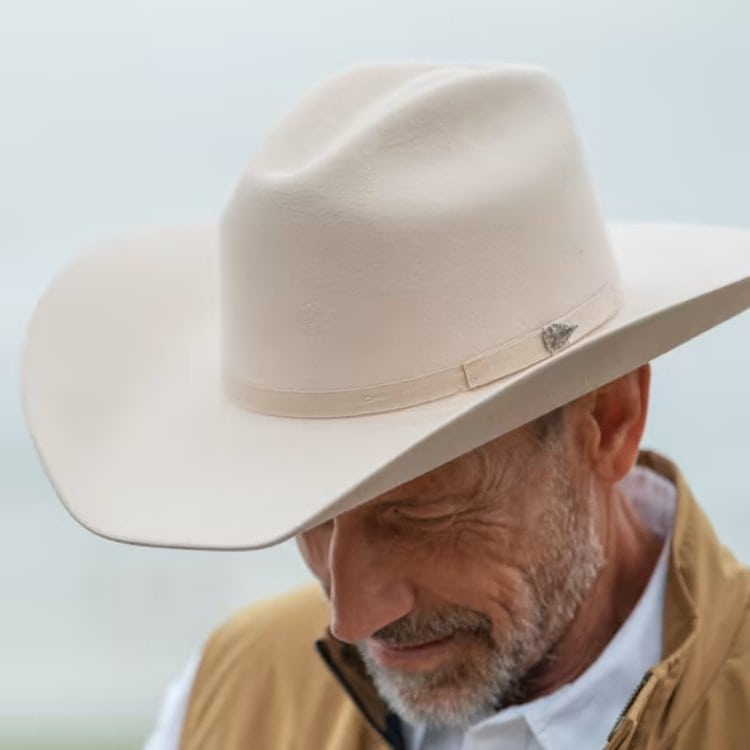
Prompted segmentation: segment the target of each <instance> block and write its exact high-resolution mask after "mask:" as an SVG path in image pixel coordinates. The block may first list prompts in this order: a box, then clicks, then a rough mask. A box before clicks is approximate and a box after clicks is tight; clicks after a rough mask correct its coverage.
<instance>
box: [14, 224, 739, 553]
mask: <svg viewBox="0 0 750 750" xmlns="http://www.w3.org/2000/svg"><path fill="white" fill-rule="evenodd" d="M609 231H610V238H611V242H612V246H613V249H614V251H615V254H616V257H617V259H618V262H619V267H620V272H621V275H622V281H623V304H622V306H621V309H620V310H619V312H618V313H617V314H616V315H615V316H614V317H612V318H610V319H609V320H608V321H607V322H606V323H604V324H603V325H602V326H600V327H599V328H597V329H596V330H594V331H593V332H592V333H590V334H589V335H587V336H585V337H584V338H582V339H581V340H580V341H578V342H576V343H575V344H573V345H571V346H570V347H569V348H567V349H565V350H563V351H561V352H559V353H557V354H555V355H553V356H551V357H550V358H549V359H546V360H544V361H542V362H540V363H538V364H536V365H533V366H531V367H529V368H527V369H525V370H523V371H521V372H517V373H515V374H513V375H510V376H507V377H504V378H502V379H500V380H497V381H494V382H492V383H489V384H488V385H485V386H482V387H480V388H477V389H475V390H470V391H465V392H462V393H459V394H457V395H454V396H450V397H448V398H444V399H440V400H438V401H434V402H431V403H427V404H422V405H419V406H413V407H409V408H406V409H400V410H396V411H391V412H386V413H382V414H372V415H365V416H357V417H341V418H327V419H309V418H290V417H279V416H270V415H266V414H260V413H256V412H252V411H249V410H246V409H243V408H242V407H240V406H238V405H235V404H234V403H231V402H230V401H228V400H227V399H225V398H224V396H223V394H222V390H221V386H220V383H221V378H220V374H221V362H220V350H219V298H218V278H217V268H216V265H217V264H216V261H217V244H216V227H213V226H201V227H177V228H156V229H147V230H141V231H139V232H137V233H134V234H130V235H127V236H124V237H120V238H119V239H116V240H111V241H108V242H105V243H103V244H102V245H100V246H98V247H96V248H94V249H93V250H91V251H90V252H88V253H86V254H85V255H83V256H82V257H81V258H80V259H79V260H78V261H77V262H75V263H74V264H73V265H71V266H70V267H69V268H67V269H66V270H64V271H63V272H62V273H61V274H59V276H58V277H57V278H56V279H55V280H54V282H53V283H52V285H51V286H50V288H49V290H48V291H47V292H46V294H45V295H44V297H43V298H42V299H41V301H40V303H39V305H38V307H37V309H36V312H35V314H34V317H33V319H32V321H31V324H30V326H29V331H28V337H27V343H26V348H25V353H24V361H23V371H22V397H23V407H24V412H25V415H26V419H27V422H28V425H29V428H30V432H31V435H32V437H33V440H34V442H35V445H36V448H37V450H38V452H39V454H40V456H41V458H42V462H43V464H44V467H45V470H46V472H47V475H48V476H49V478H50V480H51V482H52V484H53V485H54V487H55V489H56V491H57V494H58V495H59V497H60V499H61V500H62V502H63V503H64V504H65V506H66V507H67V509H68V510H69V511H70V513H71V514H72V515H73V516H74V517H75V518H76V519H77V520H78V521H80V522H81V523H82V524H83V525H84V526H86V527H87V528H89V529H90V530H91V531H93V532H95V533H97V534H100V535H102V536H104V537H108V538H111V539H115V540H118V541H123V542H130V543H137V544H145V545H156V546H168V547H185V548H199V549H253V548H258V547H265V546H269V545H272V544H275V543H278V542H280V541H283V540H285V539H287V538H288V537H290V536H292V535H294V534H295V533H298V532H299V531H301V530H303V529H305V528H308V527H310V526H312V525H314V524H316V523H319V522H321V521H323V520H325V519H327V518H330V517H332V516H334V515H337V514H338V513H341V512H343V511H344V510H346V509H349V508H351V507H354V506H355V505H357V504H359V503H361V502H364V501H366V500H368V499H370V498H372V497H375V496H377V495H378V494H380V493H382V492H384V491H386V490H388V489H391V488H393V487H395V486H398V485H399V484H402V483H403V482H406V481H408V480H410V479H412V478H414V477H416V476H418V475H420V474H422V473H424V472H425V471H428V470H430V469H431V468H434V467H436V466H438V465H440V464H442V463H444V462H446V461H449V460H451V459H452V458H455V457H456V456H459V455H461V454H463V453H465V452H466V451H469V450H471V449H473V448H475V447H476V446H478V445H480V444H482V443H484V442H486V441H487V440H490V439H492V438H493V437H496V436H498V435H501V434H503V433H505V432H508V431H510V430H512V429H514V428H516V427H518V426H519V425H521V424H524V423H526V422H528V421H530V420H532V419H534V418H535V417H537V416H539V415H540V414H543V413H545V412H547V411H549V410H551V409H553V408H555V407H556V406H559V405H561V404H563V403H566V402H568V401H570V400H572V399H574V398H576V397H577V396H579V395H581V394H583V393H586V392H588V391H590V390H592V389H594V388H596V387H598V386H599V385H602V384H604V383H606V382H608V381H610V380H612V379H614V378H616V377H618V376H619V375H622V374H624V373H626V372H628V371H630V370H632V369H634V368H636V367H638V366H639V365H641V364H643V363H644V362H647V361H649V360H650V359H653V358H654V357H656V356H658V355H659V354H662V353H663V352H666V351H668V350H669V349H672V348H674V347H675V346H678V345H679V344H681V343H682V342H684V341H686V340H688V339H690V338H692V337H694V336H696V335H698V334H700V333H702V332H703V331H705V330H707V329H708V328H710V327H712V326H714V325H716V324H718V323H720V322H721V321H723V320H725V319H727V318H729V317H731V316H733V315H736V314H737V313H739V312H741V311H743V310H745V309H746V308H747V307H748V306H750V231H748V230H741V229H728V228H718V227H706V226H695V225H681V224H657V223H623V224H610V225H609Z"/></svg>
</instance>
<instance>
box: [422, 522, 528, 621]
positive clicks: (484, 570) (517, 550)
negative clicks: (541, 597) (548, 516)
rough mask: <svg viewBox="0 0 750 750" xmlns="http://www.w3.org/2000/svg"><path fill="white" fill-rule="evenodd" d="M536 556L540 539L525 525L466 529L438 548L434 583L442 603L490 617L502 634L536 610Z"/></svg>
mask: <svg viewBox="0 0 750 750" xmlns="http://www.w3.org/2000/svg"><path fill="white" fill-rule="evenodd" d="M538 554H539V540H538V539H537V538H536V537H535V535H534V534H533V533H528V532H527V531H526V530H525V529H524V528H523V527H522V526H516V525H514V526H513V527H510V526H507V525H493V524H490V523H487V524H483V525H482V526H480V527H475V528H473V529H464V530H461V531H460V532H459V533H457V534H455V535H453V536H452V537H451V538H449V539H446V540H444V541H443V543H442V544H441V545H440V552H439V557H435V558H433V560H432V567H431V568H430V569H429V570H430V571H431V573H430V580H431V584H432V587H434V590H436V592H437V593H439V595H440V596H441V598H443V600H444V601H446V602H447V603H449V604H452V605H456V606H460V607H467V608H469V609H472V610H474V611H477V612H480V613H482V614H484V615H486V616H487V617H488V618H489V619H490V620H491V622H492V625H493V629H494V630H496V631H498V632H499V631H502V630H506V629H507V628H508V627H509V626H511V625H513V624H515V623H518V622H519V621H521V620H524V619H526V618H527V617H528V616H529V613H530V612H531V611H532V609H533V608H534V606H535V595H534V590H533V586H532V583H531V580H532V573H531V571H532V569H533V567H534V564H535V560H536V556H537V555H538Z"/></svg>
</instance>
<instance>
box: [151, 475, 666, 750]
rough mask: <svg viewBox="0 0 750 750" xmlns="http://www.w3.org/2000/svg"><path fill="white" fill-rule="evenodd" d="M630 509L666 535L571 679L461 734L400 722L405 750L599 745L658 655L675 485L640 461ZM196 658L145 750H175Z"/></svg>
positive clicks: (627, 484)
mask: <svg viewBox="0 0 750 750" xmlns="http://www.w3.org/2000/svg"><path fill="white" fill-rule="evenodd" d="M620 486H621V488H622V490H623V492H624V493H625V495H626V496H627V497H628V499H629V500H630V502H631V504H632V506H633V508H634V509H635V510H636V512H637V513H638V514H639V516H640V517H641V518H642V519H643V521H644V522H645V523H646V524H647V525H648V526H649V528H650V529H651V530H652V531H654V532H655V533H656V534H658V535H659V536H661V537H662V538H663V539H665V540H666V543H665V544H664V545H663V547H662V551H661V554H660V556H659V560H658V562H657V564H656V567H655V568H654V571H653V573H652V574H651V578H650V579H649V582H648V584H647V586H646V588H645V590H644V592H643V594H642V595H641V598H640V599H639V600H638V603H637V604H636V606H635V607H634V608H633V610H632V612H631V613H630V615H629V616H628V618H627V620H626V621H625V622H624V623H623V624H622V626H621V627H620V629H619V630H618V631H617V633H616V634H615V636H614V637H613V638H612V640H611V641H610V642H609V643H608V644H607V646H606V648H605V649H604V651H602V653H601V654H600V655H599V657H598V658H597V659H596V661H595V662H594V663H593V664H592V665H591V666H590V667H589V668H588V669H587V670H586V671H585V672H584V673H583V674H582V675H580V676H579V677H578V678H577V679H576V680H574V681H573V682H571V683H568V684H567V685H564V686H563V687H561V688H559V689H558V690H556V691H555V692H554V693H550V694H549V695H545V696H543V697H542V698H537V699H536V700H534V701H531V702H529V703H524V704H523V705H519V706H511V707H510V708H506V709H503V710H502V711H499V712H498V713H496V714H493V715H492V716H490V717H489V718H487V719H484V720H482V721H480V722H478V723H477V724H475V725H474V726H472V727H470V728H469V729H468V730H465V731H460V730H456V731H451V730H443V731H437V730H427V729H426V728H425V727H413V726H410V725H408V724H405V723H404V725H403V728H404V735H405V739H406V744H407V748H408V750H496V749H497V748H499V747H502V748H503V750H570V748H575V749H576V750H601V748H602V747H604V745H605V744H606V740H607V736H608V735H609V733H610V731H611V730H612V727H613V726H614V724H615V722H616V721H617V719H618V717H619V715H620V712H621V711H622V709H623V708H624V707H625V704H626V703H627V702H628V699H629V698H630V695H631V694H632V692H633V691H634V690H635V688H636V687H637V686H638V683H640V681H641V678H642V677H643V675H644V674H645V673H646V671H647V670H648V669H649V668H650V667H652V666H653V665H654V664H656V662H658V661H659V660H660V659H661V656H662V653H661V648H662V647H661V644H662V627H663V626H662V619H663V612H664V596H665V591H666V581H667V563H668V560H669V543H668V542H669V538H670V535H671V530H672V526H673V524H674V514H675V509H676V489H675V487H674V485H673V484H672V483H671V482H670V481H669V480H667V479H665V478H664V477H662V476H660V475H659V474H657V473H656V472H655V471H652V470H651V469H649V468H647V467H645V466H635V467H634V468H633V470H632V471H631V472H630V473H629V474H628V476H627V477H625V479H624V480H623V481H622V482H621V485H620ZM199 661H200V657H199V655H197V656H195V657H193V659H191V660H190V662H189V663H188V664H187V665H186V667H185V668H184V670H183V672H182V674H180V676H179V677H178V678H177V679H176V680H175V681H174V683H172V685H171V686H170V688H169V690H168V691H167V694H166V696H165V699H164V703H163V705H162V708H161V712H160V715H159V720H158V722H157V725H156V727H155V728H154V731H153V733H152V734H151V737H150V738H149V739H148V741H147V743H146V746H145V749H144V750H177V748H178V746H179V738H180V731H181V728H182V723H183V721H184V717H185V713H186V710H187V704H188V700H189V697H190V690H191V687H192V684H193V680H194V678H195V673H196V671H197V669H198V664H199Z"/></svg>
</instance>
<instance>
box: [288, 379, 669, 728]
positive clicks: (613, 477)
mask: <svg viewBox="0 0 750 750" xmlns="http://www.w3.org/2000/svg"><path fill="white" fill-rule="evenodd" d="M649 378H650V370H649V368H648V366H647V365H646V366H644V367H642V368H640V369H639V370H636V371H634V372H632V373H629V374H628V375H625V376H623V377H622V378H619V379H618V380H616V381H613V382H612V383H610V384H608V385H606V386H604V387H602V388H600V389H598V390H597V391H594V392H592V393H590V394H587V395H585V396H583V397H581V398H579V399H578V400H576V401H574V402H572V403H571V404H569V405H568V406H567V407H566V408H565V411H564V414H563V417H564V419H563V424H562V430H561V432H560V433H559V434H555V435H553V436H551V437H549V438H547V439H546V440H545V441H543V442H540V440H539V439H538V438H537V437H536V436H535V435H534V433H533V431H532V430H531V429H529V427H528V426H524V427H521V428H518V429H516V430H514V431H512V432H510V433H507V434H505V435H503V436H501V437H499V438H497V439H496V440H493V441H491V442H489V443H487V444H485V445H483V446H480V447H479V448H477V449H476V450H473V451H470V452H469V453H466V454H464V455H463V456H460V457H458V458H456V459H455V460H453V461H450V462H448V463H446V464H444V465H442V466H440V467H437V468H436V469H434V470H432V471H430V472H428V473H426V474H424V475H422V476H420V477H417V478H416V479H413V480H411V481H409V482H406V483H405V484H402V485H400V486H399V487H396V488H394V489H393V490H390V491H388V492H386V493H384V494H383V495H380V496H379V497H376V498H374V499H372V500H370V501H369V502H366V503H364V504H362V505H360V506H358V507H356V508H354V509H352V510H350V511H347V512H345V513H343V514H341V515H339V516H337V517H336V518H334V519H332V520H331V521H329V522H327V523H325V524H322V525H320V526H317V527H315V528H313V529H310V530H309V531H307V532H305V533H304V534H302V535H300V536H299V537H298V539H297V541H298V545H299V547H300V550H301V552H302V555H303V557H304V559H305V561H306V562H307V564H308V566H309V567H310V569H311V570H312V571H313V573H314V574H315V575H316V576H317V578H318V579H319V581H320V582H321V585H322V586H323V588H324V590H325V592H326V594H327V595H328V597H329V599H330V603H331V631H332V633H333V634H334V635H335V636H336V637H337V638H339V639H341V640H343V641H347V642H349V643H352V644H355V645H356V646H357V648H358V649H359V651H360V653H361V655H362V657H363V659H364V662H365V664H366V666H367V668H368V670H369V672H370V674H371V675H372V677H373V680H374V682H375V684H376V686H377V688H378V690H379V691H380V693H381V695H382V696H383V697H384V699H385V700H386V701H387V702H388V703H389V704H390V705H391V707H392V708H393V709H394V710H395V711H396V712H397V713H399V714H400V715H401V716H402V717H403V718H405V719H406V720H408V721H411V722H414V723H418V722H426V723H428V724H429V725H433V726H457V727H463V726H468V725H469V724H471V723H472V722H474V721H476V720H477V719H479V718H481V717H482V716H484V715H487V714H488V713H491V712H492V711H495V710H497V709H498V708H500V707H502V706H504V705H509V704H512V703H517V702H522V701H526V700H530V699H533V698H535V697H538V696H540V695H544V694H547V693H549V692H551V691H553V690H555V689H556V688H558V687H560V686H561V685H563V684H565V683H566V682H569V681H570V680H572V679H575V677H577V676H578V675H579V674H581V673H582V672H583V671H584V670H585V669H586V667H587V666H589V665H590V664H591V663H592V662H593V661H594V660H595V658H596V657H597V656H598V654H599V653H600V652H601V650H602V649H603V648H604V646H605V645H606V644H607V642H608V641H609V640H610V638H611V637H612V635H614V633H615V632H616V630H617V628H618V627H619V626H620V624H622V622H623V621H624V620H625V618H626V617H627V615H628V614H629V612H630V610H631V609H632V607H633V606H634V604H635V602H636V601H637V599H638V597H639V596H640V593H641V592H642V590H643V588H644V586H645V584H646V582H647V580H648V577H649V575H650V573H651V570H652V569H653V566H654V564H655V561H656V559H657V557H658V554H659V549H660V545H661V540H660V539H659V538H658V537H656V536H655V535H654V534H653V533H652V532H650V531H649V530H648V529H647V528H646V527H645V526H644V525H643V523H642V522H641V521H640V519H639V518H638V516H637V515H636V514H635V513H634V512H633V510H632V509H631V508H630V505H629V503H628V502H627V500H626V499H625V498H624V496H623V495H622V493H621V492H620V490H619V489H618V487H617V484H618V482H619V481H620V480H621V479H622V478H623V477H624V476H625V475H626V474H627V472H628V471H629V470H630V468H632V466H633V464H634V462H635V459H636V457H637V452H638V445H639V443H640V438H641V435H642V432H643V427H644V424H645V417H646V410H647V404H648V387H649Z"/></svg>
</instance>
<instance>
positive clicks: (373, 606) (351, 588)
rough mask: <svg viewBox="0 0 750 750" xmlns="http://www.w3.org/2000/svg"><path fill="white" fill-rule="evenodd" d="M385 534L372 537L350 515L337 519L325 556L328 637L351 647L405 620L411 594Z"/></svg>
mask: <svg viewBox="0 0 750 750" xmlns="http://www.w3.org/2000/svg"><path fill="white" fill-rule="evenodd" d="M403 559H404V558H403V555H400V554H399V552H398V550H397V547H396V545H395V543H394V540H393V538H392V536H390V535H389V533H388V531H387V530H384V531H377V530H376V529H374V528H373V527H372V526H368V525H367V523H366V522H365V521H364V520H363V519H361V518H359V517H358V515H357V513H356V511H349V512H348V513H344V514H342V515H340V516H338V517H337V518H336V520H335V523H334V529H333V533H332V535H331V539H330V547H329V550H328V573H329V576H330V601H331V612H332V617H331V632H332V633H333V635H334V636H335V637H336V638H339V639H340V640H342V641H347V642H349V643H356V642H358V641H362V640H365V639H366V638H369V637H370V636H372V634H373V633H375V632H376V631H377V630H379V629H380V628H382V627H384V626H385V625H389V624H390V623H392V622H394V621H395V620H398V619H399V618H401V617H403V616H404V615H407V614H409V613H410V612H411V611H412V608H413V607H414V596H413V592H412V589H411V587H410V585H409V584H408V582H407V581H406V580H405V579H404V576H403V572H404V571H403V565H402V562H401V560H403Z"/></svg>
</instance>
